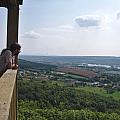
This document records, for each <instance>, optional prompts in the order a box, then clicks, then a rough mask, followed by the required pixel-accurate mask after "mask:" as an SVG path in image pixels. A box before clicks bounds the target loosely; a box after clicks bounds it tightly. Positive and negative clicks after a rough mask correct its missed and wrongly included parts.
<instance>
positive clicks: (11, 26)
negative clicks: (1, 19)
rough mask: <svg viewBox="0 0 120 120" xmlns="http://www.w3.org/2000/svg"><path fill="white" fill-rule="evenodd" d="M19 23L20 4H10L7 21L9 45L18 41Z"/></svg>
mask: <svg viewBox="0 0 120 120" xmlns="http://www.w3.org/2000/svg"><path fill="white" fill-rule="evenodd" d="M18 23H19V5H10V6H9V7H8V21H7V47H8V48H9V47H10V45H11V44H12V43H15V42H18Z"/></svg>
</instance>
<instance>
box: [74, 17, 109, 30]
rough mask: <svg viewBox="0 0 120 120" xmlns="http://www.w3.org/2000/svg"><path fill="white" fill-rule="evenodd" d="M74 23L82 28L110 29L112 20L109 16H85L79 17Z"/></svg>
mask: <svg viewBox="0 0 120 120" xmlns="http://www.w3.org/2000/svg"><path fill="white" fill-rule="evenodd" d="M74 21H75V23H77V25H78V26H79V27H80V28H99V29H105V28H107V27H108V23H109V22H110V19H109V18H108V17H107V16H98V15H83V16H77V17H76V18H75V19H74Z"/></svg>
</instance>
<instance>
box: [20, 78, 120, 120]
mask: <svg viewBox="0 0 120 120" xmlns="http://www.w3.org/2000/svg"><path fill="white" fill-rule="evenodd" d="M18 93H19V94H18V120H120V100H119V99H118V100H117V99H114V98H113V97H105V96H101V95H99V94H96V93H92V92H88V91H85V90H82V89H75V88H74V87H72V86H71V87H67V86H61V85H60V84H57V83H55V82H52V81H50V80H48V81H45V80H42V79H37V78H34V79H31V80H21V79H18Z"/></svg>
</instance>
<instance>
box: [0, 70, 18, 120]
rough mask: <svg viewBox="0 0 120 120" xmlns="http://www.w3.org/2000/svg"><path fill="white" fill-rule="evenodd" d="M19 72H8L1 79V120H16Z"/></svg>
mask: <svg viewBox="0 0 120 120" xmlns="http://www.w3.org/2000/svg"><path fill="white" fill-rule="evenodd" d="M16 75H17V70H7V71H6V72H5V73H4V74H3V76H2V77H1V78H0V120H16V119H17V118H16V98H17V95H16V93H17V92H16Z"/></svg>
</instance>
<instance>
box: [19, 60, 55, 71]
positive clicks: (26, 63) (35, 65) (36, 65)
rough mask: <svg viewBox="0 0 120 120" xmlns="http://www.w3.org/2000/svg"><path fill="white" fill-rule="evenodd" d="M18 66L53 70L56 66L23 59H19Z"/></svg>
mask: <svg viewBox="0 0 120 120" xmlns="http://www.w3.org/2000/svg"><path fill="white" fill-rule="evenodd" d="M19 66H20V69H28V70H29V69H35V70H54V69H56V68H57V66H54V65H48V64H42V63H35V62H31V61H27V60H23V59H19Z"/></svg>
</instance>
